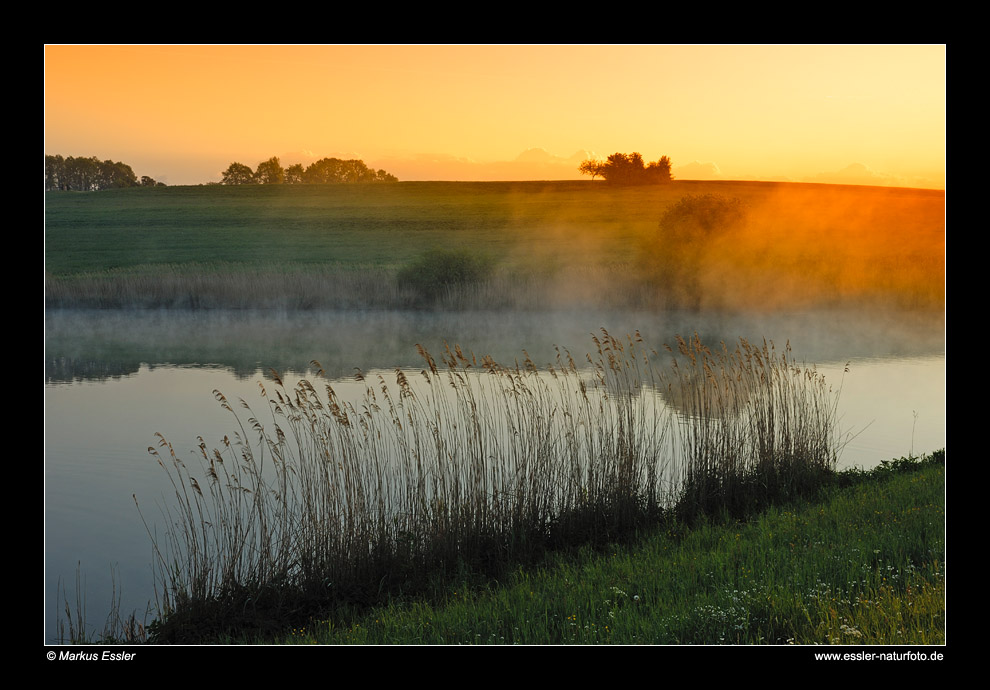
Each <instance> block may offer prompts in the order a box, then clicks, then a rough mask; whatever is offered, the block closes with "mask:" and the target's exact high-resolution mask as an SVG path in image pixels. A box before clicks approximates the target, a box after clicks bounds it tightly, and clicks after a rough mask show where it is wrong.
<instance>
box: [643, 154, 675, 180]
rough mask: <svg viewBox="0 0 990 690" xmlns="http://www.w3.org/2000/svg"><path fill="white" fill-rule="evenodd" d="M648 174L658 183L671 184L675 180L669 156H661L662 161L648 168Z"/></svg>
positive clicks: (651, 164) (655, 162)
mask: <svg viewBox="0 0 990 690" xmlns="http://www.w3.org/2000/svg"><path fill="white" fill-rule="evenodd" d="M646 172H647V173H648V174H649V176H650V177H651V178H653V181H656V182H661V183H663V182H670V181H671V180H673V179H674V177H673V175H671V174H670V159H669V158H668V157H667V156H661V157H660V160H658V161H654V162H653V163H650V164H649V165H648V166H646Z"/></svg>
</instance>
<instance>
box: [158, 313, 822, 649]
mask: <svg viewBox="0 0 990 690" xmlns="http://www.w3.org/2000/svg"><path fill="white" fill-rule="evenodd" d="M593 343H594V346H595V347H594V351H593V352H592V353H590V354H589V355H588V356H587V357H586V361H587V364H586V365H584V364H582V366H578V363H577V361H575V359H574V358H573V357H572V356H571V355H570V353H569V352H567V351H566V350H558V352H557V357H556V361H555V362H553V363H551V364H548V365H547V366H546V367H545V368H543V369H540V368H538V367H537V366H536V364H535V363H534V362H533V361H532V360H531V359H530V358H529V357H528V355H524V357H523V358H522V360H521V361H518V362H516V363H514V365H512V366H504V365H500V364H498V363H496V362H495V361H493V360H492V359H491V358H488V357H482V358H480V359H479V358H476V357H475V356H473V355H471V354H465V353H464V352H462V351H461V349H460V348H459V347H457V346H455V347H454V348H453V349H450V348H449V347H448V348H447V349H445V351H444V352H443V353H442V355H441V356H440V357H439V358H435V357H434V356H433V355H431V354H430V353H429V352H427V351H426V350H425V349H422V348H420V354H421V356H422V358H423V361H424V367H423V369H422V370H421V371H419V372H418V373H416V372H411V371H405V370H401V369H399V370H396V371H395V372H394V379H392V377H390V379H392V380H387V379H386V377H385V376H384V375H383V374H375V375H368V376H365V375H364V374H362V373H359V374H358V375H357V381H358V382H360V383H361V384H363V387H364V394H363V396H362V397H361V398H360V399H358V400H349V399H345V398H344V397H343V396H342V395H341V394H339V393H338V392H337V391H336V390H335V389H334V387H333V385H332V384H331V383H330V382H328V381H326V380H321V378H320V376H319V373H320V372H319V371H318V372H317V376H316V377H314V378H313V380H312V381H310V380H308V379H303V380H300V381H299V382H298V383H296V384H295V385H292V386H290V385H288V384H286V383H285V382H284V381H282V380H281V379H280V378H279V376H278V375H277V374H274V373H273V376H272V382H270V383H269V382H266V383H263V384H261V393H262V398H263V401H264V408H265V414H264V415H263V416H262V415H261V414H256V413H255V412H253V411H252V410H251V408H250V406H249V405H248V404H247V403H246V402H244V401H239V402H238V403H233V402H231V401H229V400H228V399H227V398H225V397H224V396H223V394H222V393H220V392H215V395H216V397H217V400H218V401H219V403H220V404H221V405H222V406H223V407H224V408H226V409H227V410H229V411H230V412H231V413H232V414H233V415H234V419H235V420H236V431H235V432H234V433H233V434H230V435H228V436H225V437H224V439H223V442H222V443H221V444H220V445H219V447H217V448H212V449H211V448H210V447H209V446H208V445H207V443H206V442H205V441H204V440H203V439H202V438H200V442H199V450H198V453H197V457H198V462H196V463H195V464H193V463H188V464H187V463H186V462H185V461H183V460H182V459H181V458H180V457H179V455H178V454H177V453H176V452H175V450H174V448H173V447H172V445H171V444H170V443H169V442H168V441H167V440H166V439H165V438H164V437H161V436H159V438H158V446H157V447H152V448H149V451H150V452H151V454H152V455H153V456H154V457H155V458H156V459H157V460H158V462H159V463H160V464H161V466H162V468H163V469H164V470H165V471H167V472H168V474H169V476H170V478H171V479H172V483H173V486H174V489H175V496H174V499H175V500H174V503H172V504H171V506H170V507H167V508H166V509H165V515H164V517H165V525H166V527H165V531H164V533H163V534H162V535H160V536H158V535H156V534H155V533H154V531H153V530H150V531H151V533H152V539H153V542H154V547H155V550H156V553H157V555H158V568H159V581H160V591H159V601H158V607H159V611H160V616H159V620H158V621H156V622H155V623H153V624H152V626H151V630H152V632H153V635H154V637H155V639H157V640H158V641H162V642H183V641H195V640H198V639H203V638H204V637H205V638H209V637H211V636H215V635H220V634H229V633H230V632H231V631H240V632H241V633H244V632H245V631H252V632H253V633H254V634H264V633H265V632H266V631H268V630H275V629H279V628H281V629H284V628H285V627H286V626H289V625H301V624H304V623H305V622H306V621H307V620H309V619H310V618H311V617H312V616H314V615H318V614H319V613H321V612H322V613H326V612H327V611H330V610H334V609H339V608H342V607H348V606H358V607H361V606H368V605H373V604H377V603H381V602H383V601H384V600H386V599H387V598H388V597H390V596H393V595H398V594H403V595H409V594H415V593H422V592H424V591H427V590H429V588H430V587H432V586H435V585H436V584H437V583H443V582H447V581H449V580H450V578H451V577H453V576H454V575H455V574H460V575H463V573H464V572H465V571H468V572H474V573H479V574H480V575H481V576H482V577H497V576H499V575H500V574H501V573H503V572H505V569H506V567H510V566H511V565H512V564H514V563H522V562H532V561H533V560H535V559H539V558H541V557H543V556H544V555H545V554H546V553H548V552H550V551H553V550H556V549H560V548H568V547H572V546H574V545H577V544H606V543H612V542H616V541H621V540H623V538H628V537H630V536H632V535H635V534H636V533H637V531H638V530H641V529H645V528H647V527H651V526H655V525H657V524H659V523H661V522H662V521H664V520H666V519H670V518H674V517H677V518H681V519H688V520H691V519H697V518H699V517H700V516H702V515H709V514H712V513H715V514H719V513H721V512H724V511H729V513H730V514H738V513H740V512H741V511H743V510H747V509H752V508H754V507H759V506H761V505H766V504H768V503H771V502H773V501H775V500H777V499H780V498H782V497H783V498H788V497H794V496H797V495H801V494H802V493H804V492H809V491H813V490H814V489H815V488H816V482H820V481H821V480H822V479H823V477H825V476H826V475H827V474H828V473H830V472H831V471H832V470H833V469H834V465H835V462H836V459H837V455H838V450H839V443H838V436H837V434H836V429H835V423H836V418H835V405H836V401H837V396H838V392H837V391H835V390H833V389H830V388H829V387H828V386H827V384H826V383H825V381H824V380H823V379H822V378H821V377H820V376H819V375H818V374H817V373H815V372H814V370H813V369H806V368H803V367H799V366H797V365H796V364H795V363H794V362H793V361H792V360H791V357H790V353H789V351H788V350H786V349H785V351H784V352H780V353H778V352H777V351H776V350H775V348H774V346H773V345H772V344H771V343H764V344H763V345H762V346H761V347H757V346H754V345H751V344H750V343H748V342H746V341H744V340H741V341H740V342H739V343H738V344H737V346H736V347H735V348H734V349H732V350H730V349H729V348H728V347H726V346H724V345H723V346H722V348H721V349H720V350H717V351H711V350H709V349H708V348H706V347H705V346H704V345H703V344H702V343H701V342H700V340H699V339H698V338H697V337H695V338H693V339H690V340H684V339H681V338H678V339H677V341H676V349H675V348H669V349H668V350H667V351H666V353H665V354H663V355H661V353H660V352H657V351H656V350H652V349H650V348H649V347H648V346H647V345H646V344H645V343H643V342H642V339H641V338H640V337H639V335H638V333H637V334H636V335H635V336H631V337H626V338H624V339H620V338H616V337H614V336H612V335H611V334H609V333H608V332H606V331H604V330H603V331H602V332H601V335H600V336H594V337H593ZM314 365H315V366H317V368H318V365H317V364H316V363H314Z"/></svg>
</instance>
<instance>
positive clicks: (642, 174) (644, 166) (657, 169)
mask: <svg viewBox="0 0 990 690" xmlns="http://www.w3.org/2000/svg"><path fill="white" fill-rule="evenodd" d="M578 171H579V172H580V173H581V174H582V175H591V179H592V181H593V180H594V179H595V178H596V177H601V178H602V179H603V180H605V181H606V182H610V183H612V184H621V185H639V184H657V183H660V184H663V183H667V182H671V181H672V180H673V179H674V177H673V176H672V175H671V174H670V158H668V157H667V156H661V157H660V160H657V161H653V162H652V163H646V162H645V161H644V160H643V156H642V155H641V154H639V153H613V154H612V155H611V156H609V157H608V158H607V159H606V160H604V161H601V160H596V159H593V158H592V159H588V160H585V161H582V162H581V165H579V166H578Z"/></svg>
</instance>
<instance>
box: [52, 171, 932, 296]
mask: <svg viewBox="0 0 990 690" xmlns="http://www.w3.org/2000/svg"><path fill="white" fill-rule="evenodd" d="M685 197H692V198H701V199H710V198H723V199H731V200H734V201H738V202H739V203H741V204H742V206H743V208H744V209H745V214H746V217H745V222H744V223H741V224H740V225H739V227H737V228H733V229H732V230H731V231H729V230H725V231H724V232H716V233H715V234H714V235H712V236H710V237H702V238H700V239H699V240H698V241H697V242H694V241H693V240H689V241H688V243H687V245H685V243H684V240H683V237H682V239H681V240H679V242H680V245H684V246H678V247H674V246H673V245H672V244H671V242H672V240H671V237H675V236H676V233H674V232H671V233H667V234H664V232H662V231H661V228H660V220H661V218H663V217H664V214H665V213H666V212H667V211H669V210H670V209H671V208H673V207H675V206H676V205H677V203H678V202H680V201H681V200H683V199H684V198H685ZM944 204H945V195H944V192H941V191H933V190H912V189H893V188H877V187H843V186H832V185H807V184H805V185H799V184H783V183H755V182H752V183H751V182H674V183H672V184H667V185H657V186H650V187H614V186H609V185H607V184H605V183H601V182H599V183H594V182H590V181H575V182H501V183H500V182H403V183H395V184H388V185H375V184H351V185H247V186H233V187H226V186H218V185H211V186H200V187H152V188H130V189H122V190H108V191H103V192H99V193H75V192H54V193H48V194H47V195H46V222H45V267H46V304H47V305H48V306H49V307H98V308H120V307H155V308H158V307H197V308H210V307H217V308H225V307H232V308H250V307H278V308H290V309H292V308H303V309H307V308H340V307H345V308H351V307H372V308H396V307H400V308H401V307H405V306H423V299H422V297H423V295H421V294H418V293H416V291H415V290H412V289H410V288H409V286H408V285H404V284H402V283H400V282H399V281H397V277H398V276H399V275H400V273H401V271H402V270H403V269H404V268H406V267H409V266H410V265H411V264H414V263H415V262H416V261H417V259H419V258H420V257H422V256H423V255H424V254H425V253H427V252H430V251H438V250H439V251H449V252H454V253H460V254H461V255H465V254H470V255H471V256H473V257H475V258H478V259H480V260H483V261H484V262H486V264H487V265H490V266H491V268H492V270H491V272H490V273H489V274H487V275H486V276H485V280H483V281H480V282H478V283H476V284H473V285H448V286H446V287H447V288H449V289H446V290H444V293H443V294H442V295H439V301H437V300H431V301H430V304H429V305H428V306H444V307H486V308H487V307H498V308H509V309H512V308H526V309H528V308H554V307H573V308H582V307H590V306H597V307H607V308H608V307H649V308H666V307H677V306H683V303H684V300H683V299H682V297H683V295H679V294H678V292H679V291H680V292H683V290H684V287H683V285H680V284H677V285H675V284H674V282H675V281H678V282H681V281H680V279H679V278H678V277H677V274H678V271H679V270H680V268H682V267H683V266H685V265H688V266H690V267H691V268H692V273H693V275H694V276H696V277H697V278H696V279H693V282H692V283H691V288H690V291H691V293H692V294H691V300H690V302H691V304H690V306H696V307H700V308H730V309H753V308H764V309H766V308H781V307H791V306H795V307H802V306H817V305H821V304H829V305H832V304H836V303H846V304H860V303H867V304H873V305H876V304H881V305H885V306H889V305H893V306H907V307H912V308H913V307H925V308H936V309H941V304H942V302H943V301H944V223H945V218H944V214H945V206H944ZM689 230H692V229H691V228H689ZM692 231H693V230H692ZM681 234H682V236H683V233H681ZM699 247H700V248H701V249H702V250H703V251H702V252H699V251H697V249H698V248H699ZM671 258H673V261H670V260H669V259H671ZM665 259H667V260H666V261H665ZM675 267H676V268H677V269H678V270H672V269H673V268H675ZM435 296H436V295H435Z"/></svg>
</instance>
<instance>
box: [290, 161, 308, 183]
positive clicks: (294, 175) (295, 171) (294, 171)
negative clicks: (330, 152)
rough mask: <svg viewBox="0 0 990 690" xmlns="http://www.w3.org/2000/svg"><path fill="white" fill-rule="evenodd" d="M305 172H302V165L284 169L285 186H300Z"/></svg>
mask: <svg viewBox="0 0 990 690" xmlns="http://www.w3.org/2000/svg"><path fill="white" fill-rule="evenodd" d="M305 174H306V171H305V170H303V166H302V163H296V164H294V165H290V166H289V167H288V168H286V169H285V183H286V184H302V183H303V181H304V176H305Z"/></svg>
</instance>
